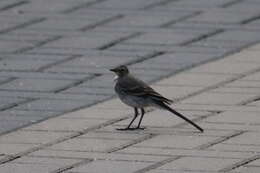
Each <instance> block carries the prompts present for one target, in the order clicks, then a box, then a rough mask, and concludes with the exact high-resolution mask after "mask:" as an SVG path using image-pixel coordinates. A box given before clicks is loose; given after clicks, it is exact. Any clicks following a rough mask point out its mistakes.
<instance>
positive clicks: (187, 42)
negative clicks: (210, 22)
mask: <svg viewBox="0 0 260 173" xmlns="http://www.w3.org/2000/svg"><path fill="white" fill-rule="evenodd" d="M224 31H225V30H224V29H216V30H214V31H212V32H209V33H206V34H202V35H201V36H199V37H197V38H194V39H191V40H188V41H186V42H184V43H181V44H180V46H183V47H184V46H188V45H190V44H192V43H194V42H198V41H201V40H205V39H207V38H209V37H212V36H215V35H217V34H221V33H223V32H224Z"/></svg>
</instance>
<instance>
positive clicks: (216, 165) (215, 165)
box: [160, 157, 239, 172]
mask: <svg viewBox="0 0 260 173" xmlns="http://www.w3.org/2000/svg"><path fill="white" fill-rule="evenodd" d="M237 161H239V160H238V159H224V158H221V157H219V158H207V157H205V158H199V157H194V158H193V157H184V158H180V159H177V160H175V161H173V162H171V163H167V164H165V165H163V166H161V167H160V169H171V170H172V171H178V170H180V171H181V170H195V171H205V172H207V171H218V170H221V169H222V168H224V167H225V166H228V165H230V164H234V163H236V162H237ZM187 163H190V164H187Z"/></svg>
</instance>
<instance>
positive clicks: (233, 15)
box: [187, 8, 257, 24]
mask: <svg viewBox="0 0 260 173" xmlns="http://www.w3.org/2000/svg"><path fill="white" fill-rule="evenodd" d="M255 15H257V12H256V11H250V12H249V13H247V14H246V15H242V13H241V12H238V11H231V10H226V9H221V8H216V9H212V10H210V11H206V12H204V13H201V14H199V15H197V16H195V17H192V18H189V19H188V20H187V21H192V22H197V23H203V22H205V23H216V24H218V23H225V24H233V23H241V22H242V21H244V20H246V19H248V18H250V17H253V16H255Z"/></svg>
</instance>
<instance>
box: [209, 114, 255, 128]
mask: <svg viewBox="0 0 260 173" xmlns="http://www.w3.org/2000/svg"><path fill="white" fill-rule="evenodd" d="M245 115H246V116H245ZM258 115H259V113H258V112H244V111H225V112H223V113H220V114H218V115H217V116H214V117H209V118H207V119H206V120H205V122H214V123H234V124H235V123H237V124H242V125H243V124H244V125H250V124H251V125H253V124H255V123H256V122H259V121H258V119H259V118H260V117H259V116H258Z"/></svg>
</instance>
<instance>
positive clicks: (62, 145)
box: [0, 44, 260, 173]
mask: <svg viewBox="0 0 260 173" xmlns="http://www.w3.org/2000/svg"><path fill="white" fill-rule="evenodd" d="M259 55H260V44H257V45H255V46H251V47H249V48H247V49H245V50H242V51H241V52H238V53H235V54H233V55H229V56H227V57H226V58H224V59H219V60H216V61H213V62H208V63H206V64H202V65H199V66H196V67H194V68H190V69H187V70H185V71H183V72H180V73H178V74H176V75H174V76H171V77H168V78H165V79H163V80H160V81H158V82H156V83H154V84H153V87H154V88H155V89H156V90H158V91H159V92H161V93H162V94H163V95H166V96H168V97H169V98H172V99H174V100H175V104H174V105H173V107H175V108H177V109H178V111H180V112H182V113H183V114H185V115H187V116H188V117H189V118H191V119H193V121H196V122H197V123H198V124H199V125H200V126H202V127H203V128H204V129H205V132H204V133H200V132H198V131H197V130H196V129H194V127H192V126H190V125H189V124H187V123H186V122H184V121H183V120H181V119H179V118H178V117H176V116H173V115H172V114H170V113H168V112H166V111H163V110H154V109H149V112H147V114H146V115H145V118H144V121H143V126H145V127H146V129H145V130H137V131H117V130H116V128H121V127H124V126H126V125H127V123H129V121H130V120H131V118H132V116H133V110H132V109H130V108H129V107H127V106H125V105H123V104H122V103H121V102H120V100H119V99H117V98H115V99H110V100H107V101H104V102H102V103H99V104H96V105H93V106H90V107H88V108H84V109H80V110H77V111H74V112H70V113H66V114H63V115H61V116H57V117H53V118H49V119H48V120H45V121H42V122H40V123H36V124H33V125H30V126H27V127H24V128H21V129H19V130H17V131H13V132H11V133H8V134H5V135H2V136H0V153H1V155H0V172H5V173H16V172H17V173H18V172H19V173H29V172H37V173H46V172H49V173H90V172H91V173H104V172H105V173H122V172H124V173H145V172H147V173H172V172H180V173H205V172H207V173H218V172H221V173H226V172H230V173H257V172H259V170H260V168H259V166H260V163H259V160H260V155H259V152H260V136H259V131H260V126H259V124H260V117H259V113H260V109H259V98H260V92H259V84H260V83H259V76H260V59H259ZM223 67H225V68H223ZM33 108H35V107H33ZM56 109H58V108H56Z"/></svg>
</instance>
